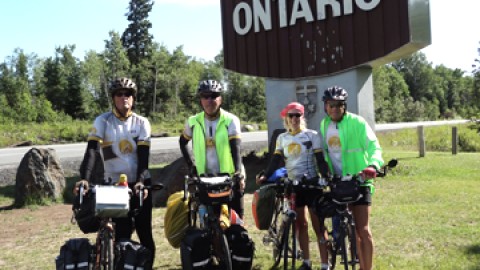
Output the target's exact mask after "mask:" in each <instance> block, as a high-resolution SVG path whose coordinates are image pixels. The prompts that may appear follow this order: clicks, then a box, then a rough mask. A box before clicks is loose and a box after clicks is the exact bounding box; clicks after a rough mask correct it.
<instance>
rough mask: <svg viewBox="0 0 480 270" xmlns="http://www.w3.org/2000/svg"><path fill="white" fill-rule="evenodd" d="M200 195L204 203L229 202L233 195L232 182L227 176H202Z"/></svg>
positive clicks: (199, 185) (199, 186)
mask: <svg viewBox="0 0 480 270" xmlns="http://www.w3.org/2000/svg"><path fill="white" fill-rule="evenodd" d="M198 195H199V198H200V202H201V203H203V204H208V205H211V204H223V203H229V202H230V201H231V200H232V197H233V191H232V183H231V181H230V180H227V179H226V178H225V177H200V181H199V184H198Z"/></svg>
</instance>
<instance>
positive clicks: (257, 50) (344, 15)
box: [221, 0, 431, 79]
mask: <svg viewBox="0 0 480 270" xmlns="http://www.w3.org/2000/svg"><path fill="white" fill-rule="evenodd" d="M221 8H222V26H223V48H224V63H225V64H224V65H225V68H227V69H229V70H233V71H236V72H240V73H244V74H248V75H254V76H260V77H266V78H279V79H293V78H305V77H319V76H326V75H330V74H334V73H337V72H341V71H344V70H348V69H352V68H355V67H358V66H364V65H369V66H375V65H380V64H385V63H388V62H391V61H394V60H396V59H398V58H401V57H403V56H406V55H408V54H411V53H412V52H414V51H417V50H419V49H421V48H423V47H425V46H427V45H429V44H430V40H431V38H430V13H429V3H428V1H425V0H244V1H241V0H221Z"/></svg>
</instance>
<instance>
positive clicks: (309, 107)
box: [265, 67, 375, 138]
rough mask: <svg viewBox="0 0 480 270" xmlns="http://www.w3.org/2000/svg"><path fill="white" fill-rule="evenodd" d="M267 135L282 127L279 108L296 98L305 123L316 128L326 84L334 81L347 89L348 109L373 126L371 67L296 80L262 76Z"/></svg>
mask: <svg viewBox="0 0 480 270" xmlns="http://www.w3.org/2000/svg"><path fill="white" fill-rule="evenodd" d="M265 83H266V87H265V88H266V92H265V94H266V103H267V124H268V138H270V137H271V135H272V134H273V131H274V130H275V129H282V128H283V122H282V119H281V117H280V111H281V110H282V109H283V108H284V107H285V106H286V105H287V104H288V103H290V102H292V101H296V102H299V103H301V104H303V105H304V106H305V118H306V120H307V126H308V128H310V129H313V130H317V131H318V130H319V128H320V121H321V120H322V119H323V117H325V110H324V105H323V101H322V96H323V92H324V90H325V89H326V88H328V87H330V86H334V85H338V86H341V87H343V88H345V89H346V90H347V92H348V101H347V109H348V111H350V112H353V113H356V114H359V115H361V116H362V117H364V118H365V120H367V122H368V123H369V124H370V126H371V127H372V128H373V129H374V130H375V114H374V104H373V78H372V68H370V67H361V68H356V69H353V70H349V71H345V72H343V73H338V74H336V75H332V76H329V77H319V78H306V79H296V80H273V79H265Z"/></svg>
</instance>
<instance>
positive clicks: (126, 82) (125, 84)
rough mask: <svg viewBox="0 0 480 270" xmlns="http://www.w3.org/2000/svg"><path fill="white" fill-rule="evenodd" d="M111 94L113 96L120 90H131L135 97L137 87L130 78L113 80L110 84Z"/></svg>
mask: <svg viewBox="0 0 480 270" xmlns="http://www.w3.org/2000/svg"><path fill="white" fill-rule="evenodd" d="M109 89H110V94H111V96H113V95H114V94H115V92H117V91H118V90H130V91H132V92H133V95H134V96H136V95H137V85H136V84H135V83H134V82H133V81H132V80H131V79H129V78H126V77H122V78H117V79H115V80H113V81H112V82H111V84H110V87H109Z"/></svg>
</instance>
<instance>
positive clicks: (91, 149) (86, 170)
mask: <svg viewBox="0 0 480 270" xmlns="http://www.w3.org/2000/svg"><path fill="white" fill-rule="evenodd" d="M99 151H100V143H99V142H98V141H96V140H89V141H88V143H87V149H86V150H85V155H84V156H83V160H82V164H81V165H80V179H82V180H87V181H88V182H92V181H93V180H94V179H92V173H93V170H94V167H95V162H97V160H96V157H97V155H96V153H97V152H99Z"/></svg>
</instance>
